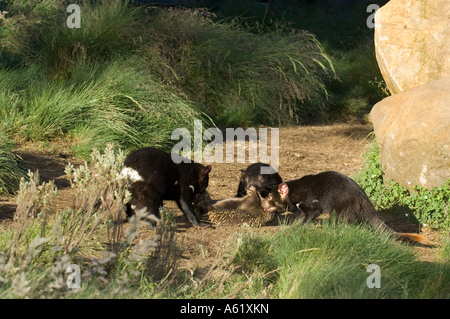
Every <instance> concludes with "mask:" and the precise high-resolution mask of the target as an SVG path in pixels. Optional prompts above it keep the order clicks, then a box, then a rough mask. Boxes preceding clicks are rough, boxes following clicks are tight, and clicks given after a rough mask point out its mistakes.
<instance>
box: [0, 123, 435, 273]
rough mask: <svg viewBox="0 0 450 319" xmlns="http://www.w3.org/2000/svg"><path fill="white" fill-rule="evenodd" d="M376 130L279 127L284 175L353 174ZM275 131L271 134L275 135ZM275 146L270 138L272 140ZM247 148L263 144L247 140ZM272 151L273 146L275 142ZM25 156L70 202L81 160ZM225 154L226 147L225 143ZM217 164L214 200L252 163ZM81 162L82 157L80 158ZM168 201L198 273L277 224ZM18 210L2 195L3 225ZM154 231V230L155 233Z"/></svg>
mask: <svg viewBox="0 0 450 319" xmlns="http://www.w3.org/2000/svg"><path fill="white" fill-rule="evenodd" d="M371 132H372V126H371V125H370V124H333V125H319V126H295V127H286V128H280V129H279V171H278V172H279V174H280V175H281V177H282V178H283V180H289V179H297V178H300V177H302V176H304V175H307V174H316V173H319V172H321V171H327V170H335V171H339V172H341V173H343V174H345V175H347V176H350V177H351V176H352V175H353V174H354V173H356V172H357V171H359V170H361V169H362V167H363V159H362V157H361V155H362V154H363V153H364V152H365V150H366V147H367V146H368V144H369V142H370V139H369V138H368V135H369V134H370V133H371ZM269 135H270V134H269ZM268 145H270V143H269V144H268ZM245 147H246V151H247V153H248V150H249V148H252V147H257V145H256V144H252V143H249V142H245ZM268 148H269V154H270V151H271V147H270V146H269V147H268ZM18 153H19V154H20V155H21V156H22V158H23V159H24V165H25V167H26V168H28V169H31V170H32V171H35V170H39V173H40V177H41V180H42V181H48V180H55V184H56V186H57V187H58V190H59V191H58V196H57V198H56V200H55V207H54V209H55V211H57V210H61V209H64V208H66V207H70V206H71V205H72V203H73V195H72V193H73V192H72V191H71V188H70V185H69V182H68V181H67V180H66V179H65V173H64V167H65V166H66V165H67V164H68V163H69V162H72V163H74V164H77V161H76V160H75V159H73V158H70V157H67V156H55V155H45V154H42V152H35V151H32V150H29V149H26V150H22V151H20V150H19V151H18ZM224 155H225V148H224ZM247 159H248V157H246V162H245V163H237V162H236V160H235V162H234V163H215V164H212V167H213V168H212V171H211V173H210V184H209V187H208V191H209V192H210V194H211V196H212V198H213V199H223V198H229V197H234V196H235V194H236V192H237V187H238V182H239V177H240V169H245V168H246V167H247V166H248V165H250V163H249V162H248V160H247ZM78 164H79V162H78ZM164 206H165V207H166V208H167V209H169V210H173V211H175V212H177V216H176V222H177V239H178V240H179V241H180V243H181V244H182V246H183V248H184V252H183V258H182V260H181V265H180V266H181V268H184V269H189V270H190V271H192V272H198V273H204V272H205V271H207V269H208V268H209V267H210V266H211V265H212V264H213V263H214V261H215V260H216V259H217V256H218V255H220V254H221V249H222V247H223V243H224V242H226V241H227V240H228V239H229V238H230V236H232V235H233V234H235V233H236V232H242V231H245V232H248V231H252V232H275V231H277V229H278V228H277V226H267V227H261V228H252V229H246V228H243V227H233V226H216V227H214V228H196V227H192V226H191V224H190V223H189V222H188V220H187V219H186V218H185V217H184V215H183V213H182V212H181V211H180V210H179V209H178V207H177V206H176V204H175V203H174V202H165V203H164ZM14 210H15V203H14V199H13V198H11V197H9V198H6V199H4V198H3V199H0V226H1V227H7V224H8V222H10V221H11V220H12V217H13V213H14ZM382 217H383V218H384V219H385V220H386V222H387V224H388V225H389V226H391V227H392V228H393V229H394V230H396V231H402V232H417V230H418V229H417V228H418V227H417V225H415V224H413V223H412V222H411V221H409V220H405V219H403V218H401V217H398V216H384V215H383V216H382ZM150 234H151V232H149V235H150ZM424 235H425V236H426V238H427V242H426V243H427V244H430V245H433V246H430V247H417V251H418V254H419V255H420V256H421V258H422V259H423V260H428V261H432V260H434V259H435V249H434V247H436V245H438V242H439V236H438V235H436V233H435V232H431V231H429V230H427V231H425V233H424Z"/></svg>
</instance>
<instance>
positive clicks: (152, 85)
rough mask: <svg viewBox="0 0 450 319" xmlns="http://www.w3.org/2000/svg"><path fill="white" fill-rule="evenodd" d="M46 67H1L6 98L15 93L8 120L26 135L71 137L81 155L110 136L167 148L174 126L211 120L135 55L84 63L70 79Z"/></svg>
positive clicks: (5, 111)
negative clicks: (46, 72) (54, 76)
mask: <svg viewBox="0 0 450 319" xmlns="http://www.w3.org/2000/svg"><path fill="white" fill-rule="evenodd" d="M133 63H134V64H133ZM32 70H35V71H34V72H31V71H32ZM41 72H42V69H40V68H39V67H33V68H31V70H30V68H26V69H14V70H0V87H1V89H2V90H3V89H4V91H3V92H7V93H5V99H6V96H13V97H15V98H14V99H13V100H9V101H10V102H9V103H5V104H4V106H5V107H4V108H2V109H1V110H0V115H1V117H2V119H3V120H2V124H3V125H4V126H5V127H6V128H7V131H8V132H9V134H12V135H14V136H17V137H20V138H23V139H25V140H31V141H51V140H52V139H55V138H61V137H65V138H68V139H70V140H71V141H72V143H73V152H74V154H75V155H77V156H81V157H86V156H88V155H89V154H90V152H91V150H92V149H93V148H94V147H97V148H103V147H104V146H105V145H106V144H107V143H109V142H114V143H115V144H116V146H117V147H121V148H123V149H128V150H130V149H136V148H139V147H143V146H146V145H154V146H156V147H160V148H163V149H167V148H168V147H170V145H171V142H172V141H171V140H170V134H171V132H172V130H173V129H175V128H178V127H186V128H188V129H192V126H193V125H192V119H193V118H199V119H203V120H204V121H205V125H206V124H207V123H208V122H207V120H206V119H204V117H203V116H202V114H201V113H200V112H199V111H197V110H196V109H195V107H193V106H192V104H190V103H189V101H187V100H185V99H183V98H181V97H179V96H176V95H175V94H173V93H172V92H170V91H168V90H166V89H165V88H164V87H163V86H162V85H161V84H159V83H158V82H157V80H154V79H153V78H152V77H151V75H150V74H147V73H145V72H142V71H138V66H137V64H136V63H135V62H133V61H132V60H123V61H121V60H116V61H111V62H110V63H109V64H108V65H101V64H82V63H80V64H79V65H78V66H77V67H76V68H74V69H72V76H71V78H70V80H67V81H64V82H62V81H59V80H49V79H47V78H46V77H45V76H42V73H41ZM36 79H39V80H36ZM23 87H27V90H25V91H24V90H23Z"/></svg>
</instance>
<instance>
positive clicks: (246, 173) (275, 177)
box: [236, 163, 283, 197]
mask: <svg viewBox="0 0 450 319" xmlns="http://www.w3.org/2000/svg"><path fill="white" fill-rule="evenodd" d="M261 167H270V165H268V164H264V163H254V164H251V165H250V166H249V167H247V169H245V170H241V173H242V174H241V178H240V180H239V186H238V190H237V195H236V197H244V196H245V195H247V189H248V188H249V187H250V186H252V185H253V186H256V188H257V189H259V190H260V193H261V195H262V196H263V197H265V196H267V194H268V193H269V191H270V190H271V189H272V187H273V186H275V185H278V184H280V183H282V182H283V180H282V179H281V176H280V175H279V174H278V173H277V172H275V169H274V170H273V171H274V173H273V174H261Z"/></svg>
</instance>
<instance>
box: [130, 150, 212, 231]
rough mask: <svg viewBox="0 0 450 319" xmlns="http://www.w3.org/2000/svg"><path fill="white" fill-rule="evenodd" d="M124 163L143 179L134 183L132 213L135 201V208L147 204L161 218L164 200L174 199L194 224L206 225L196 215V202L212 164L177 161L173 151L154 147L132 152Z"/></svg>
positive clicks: (203, 188)
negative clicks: (175, 161) (194, 201)
mask: <svg viewBox="0 0 450 319" xmlns="http://www.w3.org/2000/svg"><path fill="white" fill-rule="evenodd" d="M124 164H125V166H126V167H130V168H132V169H134V170H135V171H137V172H138V173H139V175H140V176H141V177H142V178H143V181H136V182H134V183H133V184H132V189H131V193H132V200H131V203H130V204H129V205H128V208H127V215H128V216H130V215H131V214H132V211H131V209H130V208H131V204H132V205H135V206H136V207H135V210H138V209H141V208H143V207H146V208H147V211H148V213H149V214H153V215H155V216H157V217H159V207H160V206H162V204H163V200H174V201H175V202H176V203H177V205H178V207H179V208H180V209H181V210H182V211H183V213H184V215H185V216H186V217H187V218H188V219H189V221H190V222H191V223H192V224H193V225H194V226H205V224H203V223H201V222H200V220H199V218H198V216H197V215H196V214H195V212H194V208H193V206H192V202H193V200H194V198H195V197H196V196H197V195H198V194H201V193H202V192H205V191H206V188H207V187H208V183H209V175H208V174H209V171H210V170H211V166H206V167H205V166H204V165H202V164H199V163H193V162H191V163H184V162H181V163H180V164H176V163H174V162H173V160H172V158H171V154H169V153H166V152H164V151H162V150H159V149H156V148H153V147H146V148H141V149H139V150H136V151H134V152H132V153H131V154H130V155H128V157H127V158H126V159H125V162H124Z"/></svg>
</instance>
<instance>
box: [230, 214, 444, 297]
mask: <svg viewBox="0 0 450 319" xmlns="http://www.w3.org/2000/svg"><path fill="white" fill-rule="evenodd" d="M234 262H235V263H236V264H237V265H240V266H241V267H242V270H243V271H244V272H245V273H246V276H253V278H254V280H255V282H256V283H255V285H256V286H260V288H258V289H257V290H256V291H253V290H252V289H251V287H250V288H249V291H245V293H250V294H252V293H256V292H257V291H261V286H262V287H263V288H266V289H270V290H269V291H270V293H269V297H271V298H295V299H296V298H314V299H315V298H448V297H449V290H448V288H449V280H450V267H449V264H448V263H426V262H421V261H419V260H418V259H417V257H416V256H415V254H414V252H413V250H412V248H411V247H408V246H405V245H400V244H399V243H398V242H395V240H394V239H392V238H390V237H389V236H388V235H386V234H379V233H376V232H374V231H373V230H371V229H370V228H368V226H367V225H357V226H355V225H348V224H346V223H341V222H336V221H333V220H331V221H330V220H325V221H324V223H323V226H322V227H319V228H318V227H314V226H312V225H311V224H306V225H293V226H290V227H282V228H281V229H280V230H279V231H278V232H277V233H276V234H275V235H270V236H262V235H255V234H251V235H244V236H243V238H242V244H241V245H240V247H239V251H238V254H237V255H236V257H235V260H234ZM370 264H376V265H378V266H379V267H380V269H381V288H372V289H370V288H368V287H367V284H366V280H367V278H368V277H369V275H370V274H371V273H370V272H367V267H368V265H370ZM271 272H272V273H271ZM268 273H271V274H270V275H269V276H261V274H268ZM258 278H260V279H258Z"/></svg>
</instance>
